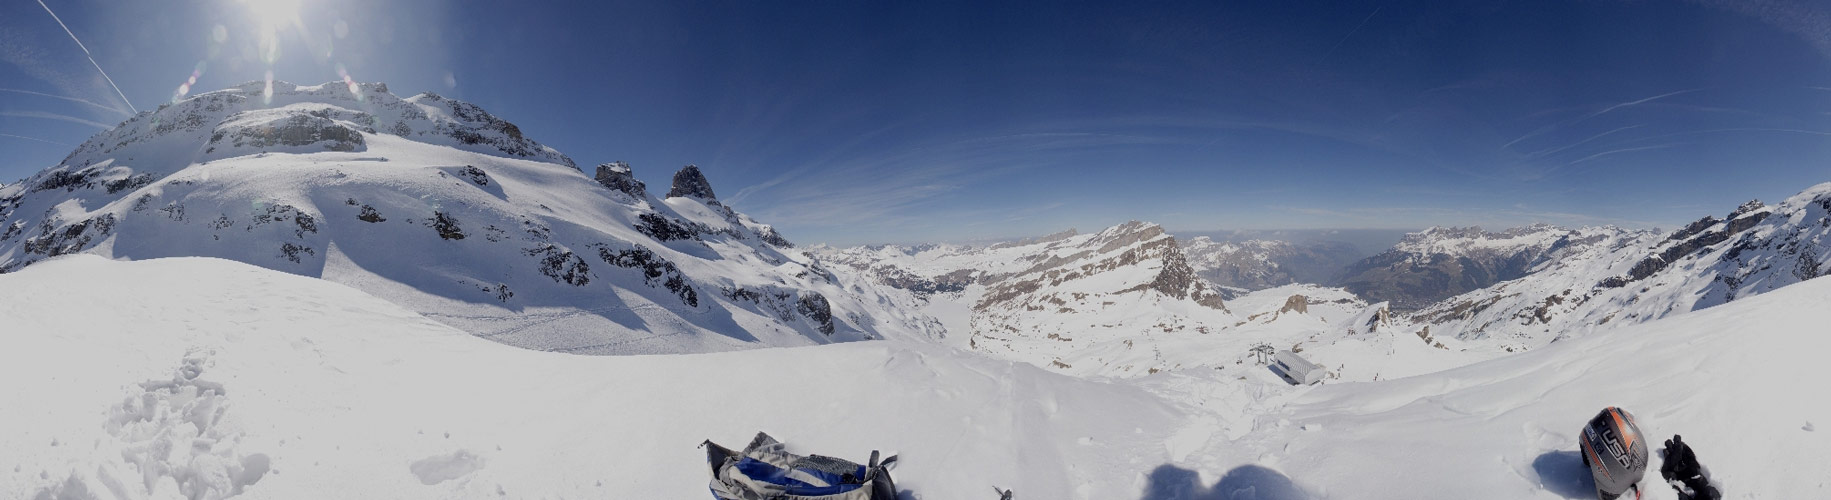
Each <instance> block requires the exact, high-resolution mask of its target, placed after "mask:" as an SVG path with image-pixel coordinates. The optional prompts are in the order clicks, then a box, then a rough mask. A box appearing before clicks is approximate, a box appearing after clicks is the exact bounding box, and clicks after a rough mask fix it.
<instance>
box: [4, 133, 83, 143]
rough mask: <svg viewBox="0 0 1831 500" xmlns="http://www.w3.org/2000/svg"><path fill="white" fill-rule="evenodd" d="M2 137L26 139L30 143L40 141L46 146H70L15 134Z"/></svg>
mask: <svg viewBox="0 0 1831 500" xmlns="http://www.w3.org/2000/svg"><path fill="white" fill-rule="evenodd" d="M0 137H11V138H14V139H25V140H28V141H38V142H42V143H45V144H56V145H58V146H69V144H64V143H61V142H57V141H47V140H44V139H39V138H37V137H26V136H23V135H13V134H0Z"/></svg>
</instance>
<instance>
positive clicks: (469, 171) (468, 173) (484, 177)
mask: <svg viewBox="0 0 1831 500" xmlns="http://www.w3.org/2000/svg"><path fill="white" fill-rule="evenodd" d="M458 175H459V176H462V177H464V178H465V179H469V180H470V182H471V183H472V184H476V185H479V186H488V185H490V176H489V174H486V173H483V169H481V168H477V167H475V166H472V165H465V166H464V168H461V169H458Z"/></svg>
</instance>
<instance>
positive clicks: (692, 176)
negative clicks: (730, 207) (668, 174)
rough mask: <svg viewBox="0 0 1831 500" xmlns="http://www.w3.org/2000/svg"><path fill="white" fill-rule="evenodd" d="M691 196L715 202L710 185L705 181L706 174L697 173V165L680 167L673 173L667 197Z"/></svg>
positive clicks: (715, 197)
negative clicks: (672, 183) (672, 181)
mask: <svg viewBox="0 0 1831 500" xmlns="http://www.w3.org/2000/svg"><path fill="white" fill-rule="evenodd" d="M679 196H691V197H697V198H702V199H706V200H716V199H718V197H717V196H715V195H713V194H712V183H710V182H707V181H706V174H702V173H699V167H698V166H697V165H687V166H685V167H681V168H680V171H679V172H674V185H673V186H672V187H670V188H668V197H669V198H674V197H679Z"/></svg>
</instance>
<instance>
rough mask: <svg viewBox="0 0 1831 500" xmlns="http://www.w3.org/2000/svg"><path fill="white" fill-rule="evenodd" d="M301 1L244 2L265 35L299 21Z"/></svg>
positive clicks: (255, 0) (266, 0) (248, 0)
mask: <svg viewBox="0 0 1831 500" xmlns="http://www.w3.org/2000/svg"><path fill="white" fill-rule="evenodd" d="M299 2H300V0H242V4H243V5H247V6H248V11H249V13H251V14H252V15H253V16H254V22H255V23H256V25H258V26H260V28H261V31H262V32H263V34H266V33H272V32H275V31H279V30H280V29H282V28H285V27H287V26H291V25H293V24H294V23H297V22H298V20H299Z"/></svg>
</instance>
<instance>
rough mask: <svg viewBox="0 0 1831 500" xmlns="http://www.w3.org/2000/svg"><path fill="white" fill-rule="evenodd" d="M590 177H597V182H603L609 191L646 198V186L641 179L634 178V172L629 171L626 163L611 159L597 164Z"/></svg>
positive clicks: (639, 198)
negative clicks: (611, 160) (595, 172)
mask: <svg viewBox="0 0 1831 500" xmlns="http://www.w3.org/2000/svg"><path fill="white" fill-rule="evenodd" d="M592 178H594V179H597V181H598V184H603V185H604V187H607V188H610V190H611V191H617V192H620V193H623V194H627V195H630V196H631V197H634V198H635V199H638V200H641V199H646V198H648V186H647V185H644V184H643V183H642V181H639V180H636V174H634V173H632V172H631V171H630V169H629V164H628V163H624V162H620V161H613V162H610V163H605V164H603V165H598V171H597V174H596V175H594V176H592Z"/></svg>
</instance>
